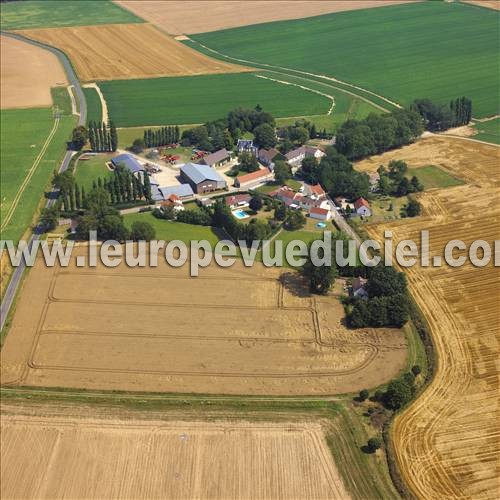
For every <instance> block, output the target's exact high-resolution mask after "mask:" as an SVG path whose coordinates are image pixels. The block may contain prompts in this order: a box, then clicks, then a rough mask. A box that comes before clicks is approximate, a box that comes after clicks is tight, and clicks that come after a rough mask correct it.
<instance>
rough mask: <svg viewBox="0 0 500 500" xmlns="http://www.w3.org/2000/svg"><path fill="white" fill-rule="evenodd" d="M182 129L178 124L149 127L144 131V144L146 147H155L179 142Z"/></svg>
mask: <svg viewBox="0 0 500 500" xmlns="http://www.w3.org/2000/svg"><path fill="white" fill-rule="evenodd" d="M180 135H181V133H180V129H179V127H178V126H177V125H176V126H170V127H161V128H158V129H156V130H155V129H151V128H147V129H146V130H145V131H144V137H143V141H144V146H145V147H146V148H155V147H158V146H166V145H167V144H174V143H177V142H179V139H180Z"/></svg>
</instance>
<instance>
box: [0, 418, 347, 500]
mask: <svg viewBox="0 0 500 500" xmlns="http://www.w3.org/2000/svg"><path fill="white" fill-rule="evenodd" d="M1 431H2V432H1V482H0V484H1V497H2V498H4V499H7V498H23V499H28V498H37V499H50V498H86V499H91V498H92V499H94V498H95V499H112V498H134V499H139V498H169V499H172V498H197V499H210V498H212V499H213V498H227V499H229V498H231V499H248V500H250V499H262V498H286V499H290V500H292V499H297V500H299V499H311V500H312V499H339V500H340V499H342V500H343V499H347V498H349V495H348V494H347V492H346V490H345V488H344V485H343V483H342V480H341V479H340V476H339V473H338V471H337V469H336V467H335V464H334V463H333V460H332V456H331V453H330V451H329V449H328V447H327V445H326V442H325V437H324V434H323V430H322V428H321V426H320V425H319V424H312V423H306V422H304V423H300V422H296V423H286V422H285V423H267V422H260V423H247V422H241V421H239V422H230V423H229V422H210V423H207V422H167V421H162V420H159V421H152V420H146V421H142V420H110V419H107V420H106V419H95V418H94V419H81V418H48V417H46V418H40V417H28V416H24V417H23V416H11V415H2V428H1ZM27 471H29V473H28V474H27Z"/></svg>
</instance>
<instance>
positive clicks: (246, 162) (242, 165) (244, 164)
mask: <svg viewBox="0 0 500 500" xmlns="http://www.w3.org/2000/svg"><path fill="white" fill-rule="evenodd" d="M235 167H236V168H237V169H238V171H239V172H256V171H257V170H259V168H260V167H259V162H258V161H257V158H255V156H254V155H253V154H251V153H247V152H246V151H243V152H241V153H240V154H239V156H238V164H237V165H235Z"/></svg>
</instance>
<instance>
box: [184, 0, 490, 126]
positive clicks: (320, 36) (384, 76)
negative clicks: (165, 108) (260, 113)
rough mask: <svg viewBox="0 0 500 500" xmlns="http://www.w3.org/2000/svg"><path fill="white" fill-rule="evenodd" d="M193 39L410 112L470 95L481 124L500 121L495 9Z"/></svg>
mask: <svg viewBox="0 0 500 500" xmlns="http://www.w3.org/2000/svg"><path fill="white" fill-rule="evenodd" d="M191 38H192V39H194V40H195V42H200V43H202V44H204V45H206V46H208V47H209V48H211V49H214V50H217V51H219V52H221V53H222V54H225V55H227V56H231V57H234V58H239V59H243V60H246V61H250V63H249V64H252V63H254V62H255V63H264V64H268V65H271V66H273V67H278V66H280V67H285V68H289V69H296V70H301V71H305V72H311V73H314V74H315V75H327V76H331V77H335V78H338V79H340V80H343V81H346V82H349V83H353V84H355V85H358V86H361V87H363V88H365V89H367V90H371V91H373V92H375V93H378V94H381V95H382V96H385V97H387V98H391V99H393V100H395V101H397V102H399V103H400V104H403V105H408V104H410V103H411V102H412V101H413V100H414V99H417V98H429V99H433V100H436V101H438V102H441V103H443V104H447V103H448V102H449V100H450V99H451V98H455V97H458V96H462V95H464V96H467V97H469V98H471V99H472V101H473V115H474V116H475V117H484V116H492V115H495V114H498V109H499V99H498V88H499V71H498V70H499V61H498V12H497V11H495V10H492V9H484V8H480V7H476V6H473V5H468V4H464V3H461V2H437V1H436V2H420V3H415V4H407V5H398V6H388V7H383V8H378V9H368V10H356V11H347V12H339V13H333V14H327V15H323V16H317V17H311V18H308V19H298V20H291V21H279V22H274V23H266V24H259V25H252V26H245V27H240V28H234V29H228V30H222V31H217V32H211V33H202V34H198V35H191ZM191 45H192V46H193V47H195V48H196V44H191ZM353 91H354V92H356V90H355V89H353Z"/></svg>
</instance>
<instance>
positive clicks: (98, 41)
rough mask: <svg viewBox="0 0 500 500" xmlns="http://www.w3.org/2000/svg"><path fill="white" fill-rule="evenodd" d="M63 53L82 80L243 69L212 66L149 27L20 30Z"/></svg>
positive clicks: (211, 61)
mask: <svg viewBox="0 0 500 500" xmlns="http://www.w3.org/2000/svg"><path fill="white" fill-rule="evenodd" d="M19 33H21V34H22V35H24V36H26V37H28V38H32V39H33V40H38V41H40V42H43V43H46V44H49V45H53V46H54V47H57V48H59V49H61V50H63V51H64V52H65V53H66V54H67V55H68V56H69V58H70V59H71V62H72V64H73V66H74V67H75V69H76V72H77V73H78V76H79V77H80V80H83V81H86V82H88V81H95V80H120V79H127V78H149V77H158V76H183V75H184V76H189V75H204V74H211V73H237V72H241V71H248V68H244V67H243V66H237V65H235V64H230V63H225V62H221V61H217V60H215V59H212V58H210V57H208V56H205V55H203V54H201V53H199V52H197V51H195V50H192V49H190V48H189V47H186V46H185V45H183V44H182V43H180V42H178V41H177V40H174V39H173V38H171V37H169V36H168V35H166V34H164V33H163V32H162V31H160V30H159V29H158V28H156V27H155V26H153V25H151V24H142V23H140V24H105V25H99V26H76V27H71V28H46V29H33V30H22V31H20V32H19Z"/></svg>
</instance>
